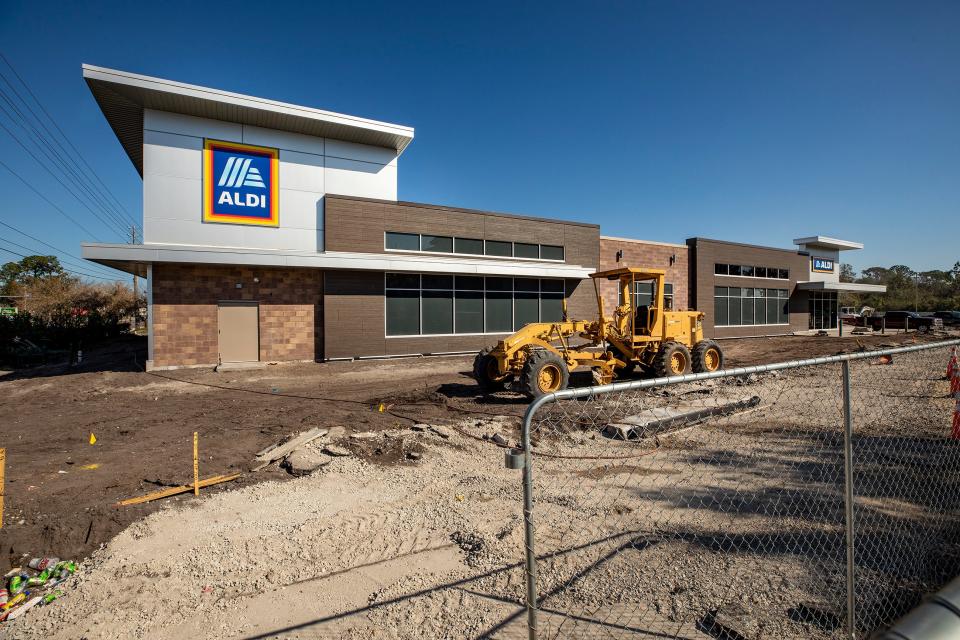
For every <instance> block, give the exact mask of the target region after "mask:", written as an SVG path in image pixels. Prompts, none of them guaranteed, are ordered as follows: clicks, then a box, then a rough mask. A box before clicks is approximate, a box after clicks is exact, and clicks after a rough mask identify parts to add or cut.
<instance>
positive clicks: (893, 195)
mask: <svg viewBox="0 0 960 640" xmlns="http://www.w3.org/2000/svg"><path fill="white" fill-rule="evenodd" d="M457 4H458V3H437V4H433V5H430V4H417V5H415V6H414V5H410V6H406V5H405V4H404V3H397V2H392V3H376V2H369V3H336V4H329V5H328V4H326V3H303V4H302V5H301V4H300V3H296V4H290V5H286V6H285V5H283V3H279V2H233V3H229V4H224V5H222V6H219V7H213V6H207V3H196V2H191V3H178V2H170V3H164V4H162V5H157V4H155V3H117V4H110V3H97V2H85V3H63V4H59V5H57V4H44V3H37V2H11V1H9V0H0V50H2V52H3V53H4V55H6V56H7V58H8V59H9V60H10V62H11V63H12V64H13V65H14V67H15V68H16V69H17V71H18V72H19V73H20V75H21V76H23V78H24V79H25V80H26V81H27V83H28V84H29V86H30V88H31V89H32V90H33V92H34V93H35V94H36V95H37V96H38V97H39V98H40V100H41V101H42V103H43V104H44V106H45V107H46V109H47V110H48V111H49V112H50V114H51V115H52V116H53V117H54V118H55V119H56V121H57V123H58V124H59V125H60V126H61V127H62V128H63V130H64V131H66V132H67V134H68V135H69V137H70V138H71V140H72V141H73V142H74V144H76V145H77V147H78V148H79V149H80V150H81V151H82V152H83V154H84V156H85V158H86V159H87V161H88V162H89V163H90V164H91V165H92V166H93V167H94V168H95V169H96V170H97V173H98V174H99V175H100V176H101V177H102V178H103V180H104V181H105V182H106V183H107V184H108V185H109V187H110V189H111V190H112V191H113V193H114V194H116V196H117V197H118V198H119V199H120V200H121V202H122V203H123V205H124V207H125V208H126V209H127V210H128V211H129V212H131V213H132V214H134V216H136V217H139V215H140V208H141V186H142V183H141V180H140V178H139V176H138V175H137V173H136V171H135V170H134V169H133V167H132V165H131V164H130V162H129V160H128V159H127V158H126V156H125V154H124V153H123V151H122V149H121V148H120V145H119V143H118V142H117V141H116V139H115V137H114V135H113V133H112V132H111V131H110V129H109V127H108V126H107V124H106V122H105V120H104V119H103V116H102V115H101V114H100V111H99V109H98V107H97V105H96V103H95V102H94V100H93V98H92V96H91V95H90V93H89V91H88V90H87V88H86V85H85V84H84V83H83V81H82V79H81V72H80V64H81V63H83V62H87V63H90V64H95V65H101V66H107V67H115V68H119V69H124V70H129V71H133V72H137V73H144V74H148V75H155V76H161V77H166V78H172V79H176V80H180V81H184V82H190V83H195V84H201V85H207V86H212V87H217V88H222V89H226V90H230V91H237V92H241V93H249V94H253V95H258V96H265V97H269V98H273V99H277V100H283V101H288V102H293V103H298V104H305V105H310V106H314V107H319V108H323V109H329V110H333V111H340V112H345V113H350V114H355V115H359V116H364V117H370V118H376V119H381V120H386V121H389V122H396V123H400V124H407V125H411V126H414V127H415V128H416V139H415V140H414V142H413V144H412V145H411V146H410V147H409V148H408V150H407V151H406V152H405V153H404V155H403V156H402V157H401V159H400V178H399V196H400V198H401V199H404V200H413V201H420V202H429V203H440V204H451V205H456V206H461V207H474V208H481V209H492V210H500V211H507V212H515V213H525V214H531V215H540V216H549V217H557V218H564V219H571V220H582V221H590V222H596V223H599V224H600V225H601V226H602V232H603V233H605V234H607V235H616V236H629V237H638V238H645V239H651V240H660V241H670V242H682V241H683V240H684V239H685V238H687V237H690V236H694V235H699V236H705V237H714V238H720V239H727V240H738V241H743V242H750V243H756V244H767V245H772V246H781V247H790V246H792V245H791V240H792V239H793V238H795V237H799V236H804V235H812V234H824V235H832V236H836V237H840V238H845V239H851V240H859V241H862V242H864V243H865V244H866V246H867V248H866V249H865V250H864V251H860V252H853V253H851V254H847V259H848V260H849V261H850V262H852V263H853V264H854V266H855V267H856V268H857V269H862V268H864V267H868V266H873V265H883V266H888V265H890V264H894V263H904V264H908V265H910V266H912V267H914V268H916V269H920V270H925V269H932V268H949V267H951V266H952V265H953V263H954V262H956V261H957V260H960V248H958V247H960V243H958V239H960V73H958V71H957V69H958V68H960V38H958V37H957V25H960V3H958V2H955V1H945V2H882V1H871V2H845V3H840V2H820V1H814V2H802V3H800V2H769V1H765V2H695V1H691V2H651V3H646V2H630V3H576V4H569V5H564V4H563V3H558V2H552V3H544V4H541V5H534V4H525V3H504V4H493V3H482V4H476V3H471V4H463V5H462V6H456V5H457ZM514 4H516V5H521V4H522V6H514ZM0 70H2V71H4V72H5V73H7V74H8V75H9V70H8V69H6V67H4V66H2V63H0ZM0 87H2V88H3V89H4V90H6V87H5V86H2V85H0ZM0 121H2V122H4V123H5V124H7V125H8V126H10V125H9V121H8V120H6V116H4V115H3V114H2V113H0ZM0 160H3V161H4V162H6V163H8V164H11V166H13V167H14V168H15V170H16V171H18V172H19V173H21V174H22V175H23V176H24V177H25V178H27V179H28V180H29V181H30V182H31V183H33V184H34V185H35V186H37V187H38V188H40V189H41V190H42V191H43V192H44V193H45V194H46V195H47V196H48V197H49V198H50V199H51V200H52V201H54V202H55V203H56V204H58V205H59V206H60V207H61V208H63V209H64V210H65V211H67V212H68V213H70V214H71V215H73V216H74V217H76V218H78V219H81V220H82V221H83V222H84V224H85V226H87V227H88V228H89V229H90V230H91V231H93V232H94V233H96V234H97V235H98V236H99V237H100V239H101V240H113V241H118V240H120V238H119V236H118V234H117V233H116V232H111V231H109V230H108V229H107V228H106V227H105V226H104V225H103V224H101V223H99V222H98V221H97V220H95V219H94V218H93V217H92V216H91V215H90V213H89V212H88V211H86V210H85V209H83V208H82V207H81V206H80V205H79V203H77V201H76V200H73V199H72V198H71V197H70V196H69V195H68V194H66V193H65V192H64V191H63V190H62V189H60V188H59V186H58V185H57V184H56V183H55V182H54V181H53V179H52V178H50V176H49V175H48V174H46V173H45V172H44V171H43V170H42V169H41V168H40V167H38V166H37V165H36V163H34V162H33V161H32V160H31V159H30V158H29V157H27V156H26V155H25V154H24V153H23V151H22V150H21V149H20V148H19V147H18V146H17V145H16V143H14V142H13V141H12V140H11V139H10V138H9V136H8V135H7V134H6V133H5V132H3V131H2V130H0ZM0 188H2V189H3V193H4V198H3V201H2V204H0V221H5V222H7V223H8V224H12V225H14V226H16V227H18V228H20V229H22V230H24V231H27V232H28V233H31V234H32V235H35V236H37V237H39V238H42V239H44V240H46V241H48V242H50V243H51V244H54V245H56V246H58V247H62V248H64V249H66V250H68V251H71V252H73V253H76V254H79V243H80V242H81V241H84V240H88V239H90V238H89V237H88V236H87V234H84V233H83V232H80V231H79V230H77V229H76V228H75V227H73V225H71V224H70V223H68V222H66V221H65V220H64V219H63V218H62V217H60V216H59V214H57V213H56V212H55V211H54V210H53V209H52V207H50V206H49V205H48V204H47V203H45V202H43V201H42V200H40V199H39V198H38V197H37V196H36V195H35V194H33V193H32V192H30V191H29V190H27V189H26V188H25V187H24V186H23V185H22V183H20V182H19V181H17V180H16V179H15V178H13V177H11V176H10V174H9V173H7V172H6V170H4V169H2V168H0ZM198 215H199V214H198ZM0 239H7V240H12V241H16V242H19V243H21V244H24V245H27V246H30V247H35V248H37V249H42V248H43V247H42V246H39V245H37V243H35V242H33V241H29V240H26V239H24V238H23V237H20V236H17V235H16V234H13V233H11V232H9V230H8V229H7V228H5V227H0ZM2 255H3V256H4V257H7V258H9V257H10V255H9V254H2Z"/></svg>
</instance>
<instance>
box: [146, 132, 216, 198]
mask: <svg viewBox="0 0 960 640" xmlns="http://www.w3.org/2000/svg"><path fill="white" fill-rule="evenodd" d="M202 150H203V138H197V137H196V136H185V135H181V134H176V133H164V132H161V131H144V132H143V175H144V181H146V176H147V174H150V175H161V176H175V177H178V178H190V179H193V180H199V179H200V174H199V173H198V168H197V167H198V166H199V165H198V163H199V162H201V151H202ZM144 186H146V185H144Z"/></svg>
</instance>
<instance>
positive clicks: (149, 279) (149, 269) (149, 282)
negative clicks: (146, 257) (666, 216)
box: [147, 263, 153, 371]
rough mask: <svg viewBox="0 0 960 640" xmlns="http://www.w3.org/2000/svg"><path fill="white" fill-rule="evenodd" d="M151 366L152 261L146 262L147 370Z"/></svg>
mask: <svg viewBox="0 0 960 640" xmlns="http://www.w3.org/2000/svg"><path fill="white" fill-rule="evenodd" d="M152 366H153V263H149V264H147V370H148V371H149V370H150V368H151V367H152Z"/></svg>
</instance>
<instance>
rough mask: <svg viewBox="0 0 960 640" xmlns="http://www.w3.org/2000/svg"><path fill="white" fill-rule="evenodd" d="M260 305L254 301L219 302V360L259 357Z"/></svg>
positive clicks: (229, 360)
mask: <svg viewBox="0 0 960 640" xmlns="http://www.w3.org/2000/svg"><path fill="white" fill-rule="evenodd" d="M259 315H260V307H259V305H258V304H257V303H256V302H221V303H220V304H219V306H218V308H217V322H218V329H219V331H218V333H219V336H220V338H219V340H220V362H256V361H257V360H259V359H260V323H259Z"/></svg>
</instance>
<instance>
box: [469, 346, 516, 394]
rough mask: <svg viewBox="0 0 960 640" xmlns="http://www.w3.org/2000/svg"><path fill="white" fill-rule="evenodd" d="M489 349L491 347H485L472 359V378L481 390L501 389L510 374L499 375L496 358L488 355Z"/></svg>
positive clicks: (490, 349) (491, 348)
mask: <svg viewBox="0 0 960 640" xmlns="http://www.w3.org/2000/svg"><path fill="white" fill-rule="evenodd" d="M491 351H493V347H485V348H483V349H481V350H480V353H478V354H477V357H476V358H474V359H473V378H474V380H476V381H477V385H478V386H479V387H480V389H482V390H483V391H503V388H504V385H505V384H506V382H507V381H508V380H509V379H510V375H509V374H508V375H505V376H502V375H500V370H499V369H498V368H497V359H496V358H494V357H493V356H492V355H490V352H491Z"/></svg>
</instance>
